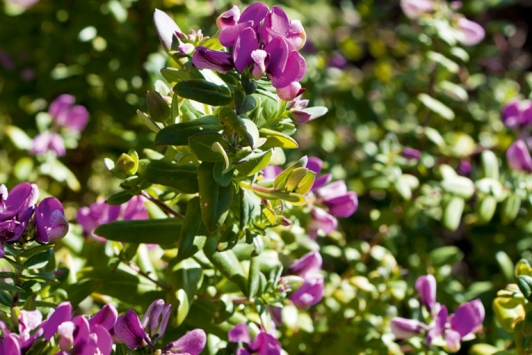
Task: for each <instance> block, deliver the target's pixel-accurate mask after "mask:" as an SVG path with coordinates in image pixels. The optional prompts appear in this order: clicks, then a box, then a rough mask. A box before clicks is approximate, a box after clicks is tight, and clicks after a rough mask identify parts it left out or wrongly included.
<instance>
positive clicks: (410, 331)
mask: <svg viewBox="0 0 532 355" xmlns="http://www.w3.org/2000/svg"><path fill="white" fill-rule="evenodd" d="M391 328H392V333H393V334H394V335H395V338H396V339H397V340H407V339H410V338H412V337H414V336H416V335H421V334H422V333H423V332H424V331H425V330H426V329H427V325H426V324H424V323H421V322H420V321H418V320H415V319H408V318H401V317H394V318H393V319H392V323H391Z"/></svg>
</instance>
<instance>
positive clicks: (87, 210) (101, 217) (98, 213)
mask: <svg viewBox="0 0 532 355" xmlns="http://www.w3.org/2000/svg"><path fill="white" fill-rule="evenodd" d="M144 201H145V199H144V198H143V197H142V196H134V197H133V198H131V199H130V200H129V201H127V202H126V203H124V204H122V205H120V206H111V205H108V204H107V203H105V201H104V200H103V199H99V200H98V201H96V202H94V203H93V204H92V205H90V207H86V206H84V207H81V208H80V209H79V210H78V213H77V215H76V220H77V221H78V223H79V224H81V226H82V227H83V234H84V235H87V236H92V237H93V238H95V239H97V240H101V241H104V240H102V239H101V238H100V237H98V236H97V235H95V234H94V233H93V232H94V230H95V229H96V227H98V226H99V225H100V224H105V223H109V222H113V221H116V220H118V219H119V218H120V217H122V218H123V219H124V220H136V219H148V210H147V209H146V206H144Z"/></svg>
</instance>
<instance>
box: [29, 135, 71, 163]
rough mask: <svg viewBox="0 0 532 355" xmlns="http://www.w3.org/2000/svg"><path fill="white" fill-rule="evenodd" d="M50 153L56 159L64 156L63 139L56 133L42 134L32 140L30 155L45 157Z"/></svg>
mask: <svg viewBox="0 0 532 355" xmlns="http://www.w3.org/2000/svg"><path fill="white" fill-rule="evenodd" d="M46 152H51V153H52V154H53V155H55V156H56V157H62V156H64V155H65V154H66V149H65V143H64V141H63V137H61V136H60V135H59V134H57V133H52V132H43V133H41V134H38V135H36V136H35V137H34V138H33V145H32V147H31V149H30V151H29V153H30V154H32V155H45V154H46Z"/></svg>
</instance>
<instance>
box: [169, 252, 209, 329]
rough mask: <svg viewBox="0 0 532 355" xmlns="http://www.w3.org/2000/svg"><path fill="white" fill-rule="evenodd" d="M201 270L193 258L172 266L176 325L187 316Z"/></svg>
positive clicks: (199, 280)
mask: <svg viewBox="0 0 532 355" xmlns="http://www.w3.org/2000/svg"><path fill="white" fill-rule="evenodd" d="M202 277H203V271H202V269H201V266H200V265H199V264H198V263H197V262H196V261H195V260H194V259H186V260H183V261H181V262H179V263H178V264H177V265H175V266H174V267H173V268H172V285H173V286H174V288H175V290H177V294H176V298H177V301H178V302H177V325H181V324H182V323H183V321H184V320H185V318H186V317H187V315H188V313H189V311H190V306H191V305H192V303H193V302H194V298H195V296H196V292H197V291H198V288H199V286H200V284H201V280H202Z"/></svg>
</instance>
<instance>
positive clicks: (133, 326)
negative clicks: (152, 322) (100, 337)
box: [113, 309, 152, 349]
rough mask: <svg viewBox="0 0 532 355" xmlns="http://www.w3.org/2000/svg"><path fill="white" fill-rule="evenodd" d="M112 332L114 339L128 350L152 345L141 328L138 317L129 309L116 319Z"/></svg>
mask: <svg viewBox="0 0 532 355" xmlns="http://www.w3.org/2000/svg"><path fill="white" fill-rule="evenodd" d="M113 332H114V335H115V337H116V338H117V339H118V340H120V341H121V342H122V343H124V344H126V345H127V347H128V348H130V349H136V348H143V347H145V346H147V345H152V343H151V339H150V337H149V335H148V334H147V333H146V331H145V330H144V329H143V328H142V324H141V323H140V319H139V316H138V315H137V314H136V313H135V312H134V311H133V310H131V309H129V310H127V311H126V314H125V315H123V316H120V317H118V319H117V321H116V324H115V326H114V328H113Z"/></svg>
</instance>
